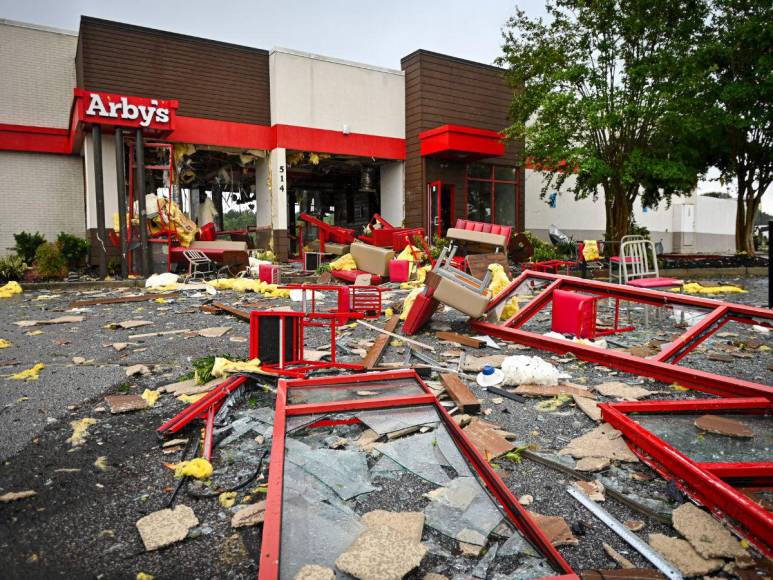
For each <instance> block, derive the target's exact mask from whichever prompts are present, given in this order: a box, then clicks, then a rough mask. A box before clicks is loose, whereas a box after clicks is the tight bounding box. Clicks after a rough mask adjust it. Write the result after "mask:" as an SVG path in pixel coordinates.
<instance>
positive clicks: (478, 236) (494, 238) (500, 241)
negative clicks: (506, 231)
mask: <svg viewBox="0 0 773 580" xmlns="http://www.w3.org/2000/svg"><path fill="white" fill-rule="evenodd" d="M446 238H448V239H449V240H455V241H457V242H472V243H477V244H486V245H489V246H497V247H500V248H504V247H505V244H507V238H506V236H503V235H501V234H491V233H486V232H476V231H473V230H463V229H460V228H448V231H447V232H446Z"/></svg>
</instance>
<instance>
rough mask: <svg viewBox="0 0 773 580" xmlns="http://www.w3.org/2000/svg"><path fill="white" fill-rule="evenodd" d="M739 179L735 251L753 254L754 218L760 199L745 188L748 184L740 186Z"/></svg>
mask: <svg viewBox="0 0 773 580" xmlns="http://www.w3.org/2000/svg"><path fill="white" fill-rule="evenodd" d="M740 181H741V180H740V179H739V187H738V201H737V203H736V215H735V251H736V252H737V253H739V254H740V253H746V254H748V255H750V256H753V255H754V254H755V251H754V236H753V233H754V218H755V217H756V215H757V210H758V209H759V207H760V199H757V198H756V196H755V195H754V192H753V191H751V190H747V187H750V186H747V187H741V183H740Z"/></svg>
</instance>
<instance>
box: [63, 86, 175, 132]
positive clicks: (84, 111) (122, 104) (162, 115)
mask: <svg viewBox="0 0 773 580" xmlns="http://www.w3.org/2000/svg"><path fill="white" fill-rule="evenodd" d="M75 96H76V97H78V112H79V113H80V115H79V117H80V119H81V121H84V122H86V123H101V124H103V125H120V126H122V127H136V128H142V129H152V130H156V131H171V130H173V129H174V124H175V114H176V111H177V106H178V102H177V101H176V100H163V99H152V98H147V97H132V96H127V95H116V94H112V93H101V92H98V91H86V90H83V89H75Z"/></svg>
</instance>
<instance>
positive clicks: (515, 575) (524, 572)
mask: <svg viewBox="0 0 773 580" xmlns="http://www.w3.org/2000/svg"><path fill="white" fill-rule="evenodd" d="M553 575H555V571H554V570H553V568H551V566H550V564H548V562H547V561H546V560H534V559H528V560H526V561H525V562H524V563H523V564H521V565H520V566H519V567H518V568H517V569H516V570H515V571H514V572H512V573H510V574H499V573H497V574H493V575H492V576H491V580H524V579H525V578H543V577H545V576H553Z"/></svg>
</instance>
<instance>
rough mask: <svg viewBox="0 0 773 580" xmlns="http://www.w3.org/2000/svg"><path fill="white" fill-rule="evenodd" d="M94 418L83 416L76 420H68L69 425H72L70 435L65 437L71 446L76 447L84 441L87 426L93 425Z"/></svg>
mask: <svg viewBox="0 0 773 580" xmlns="http://www.w3.org/2000/svg"><path fill="white" fill-rule="evenodd" d="M96 422H97V420H96V419H93V418H91V417H85V418H83V419H79V420H77V421H70V427H72V435H70V437H68V438H67V442H68V443H69V444H70V445H72V446H73V447H78V446H79V445H83V444H84V443H85V442H86V432H87V431H88V430H89V427H91V426H92V425H95V424H96Z"/></svg>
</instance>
